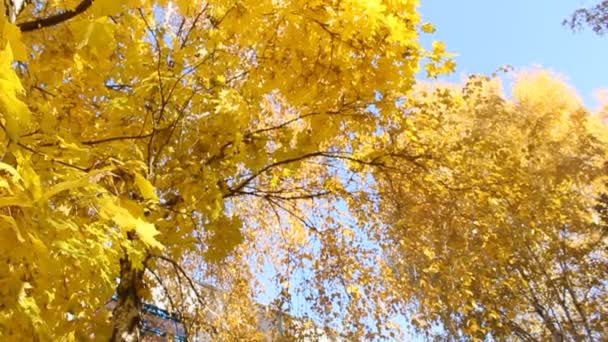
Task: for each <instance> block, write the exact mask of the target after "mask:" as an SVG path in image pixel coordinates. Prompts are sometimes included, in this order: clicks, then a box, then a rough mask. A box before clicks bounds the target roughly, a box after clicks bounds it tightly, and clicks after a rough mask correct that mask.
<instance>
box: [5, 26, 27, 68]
mask: <svg viewBox="0 0 608 342" xmlns="http://www.w3.org/2000/svg"><path fill="white" fill-rule="evenodd" d="M4 35H5V36H6V38H7V39H8V42H9V44H10V45H11V47H12V51H13V58H14V59H15V60H16V61H22V62H27V60H28V56H27V48H26V47H25V44H23V42H22V41H21V30H20V29H19V28H18V27H17V26H15V25H13V24H9V23H7V24H6V26H4Z"/></svg>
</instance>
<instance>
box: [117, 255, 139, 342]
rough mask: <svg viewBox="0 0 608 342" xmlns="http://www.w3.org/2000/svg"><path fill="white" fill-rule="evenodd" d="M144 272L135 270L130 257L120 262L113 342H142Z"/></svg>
mask: <svg viewBox="0 0 608 342" xmlns="http://www.w3.org/2000/svg"><path fill="white" fill-rule="evenodd" d="M143 275H144V270H143V269H141V270H139V269H135V268H133V265H132V264H131V261H130V260H129V258H128V257H126V256H125V257H124V258H123V259H121V260H120V282H119V283H118V287H117V290H116V292H117V294H118V301H117V303H116V306H115V307H114V310H113V311H112V337H111V339H110V341H111V342H136V341H140V328H141V308H142V303H141V300H140V298H139V295H138V290H140V289H142V288H143Z"/></svg>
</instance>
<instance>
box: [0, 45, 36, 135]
mask: <svg viewBox="0 0 608 342" xmlns="http://www.w3.org/2000/svg"><path fill="white" fill-rule="evenodd" d="M12 63H13V51H12V49H11V45H10V43H7V44H6V47H5V48H4V49H2V50H0V114H2V116H3V118H4V121H5V127H6V133H7V134H8V136H9V138H11V140H13V141H17V140H19V136H20V134H21V130H22V128H24V127H25V126H27V125H28V124H29V122H30V117H31V113H30V110H29V108H28V107H27V105H26V104H25V103H24V102H23V101H21V100H20V99H19V98H18V95H20V94H22V93H23V92H24V90H23V86H22V85H21V81H20V80H19V77H18V76H17V74H16V73H15V70H13V67H12Z"/></svg>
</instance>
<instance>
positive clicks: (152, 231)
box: [101, 199, 163, 249]
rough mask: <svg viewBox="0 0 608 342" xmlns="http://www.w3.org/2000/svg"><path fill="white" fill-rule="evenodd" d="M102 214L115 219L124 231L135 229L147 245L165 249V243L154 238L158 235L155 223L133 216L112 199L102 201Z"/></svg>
mask: <svg viewBox="0 0 608 342" xmlns="http://www.w3.org/2000/svg"><path fill="white" fill-rule="evenodd" d="M101 215H102V217H105V218H106V219H110V220H112V221H114V223H116V224H117V225H118V226H119V227H120V228H121V229H122V230H124V231H132V230H134V231H135V232H136V233H137V235H138V236H139V238H140V239H141V241H142V242H143V243H145V244H146V245H147V246H149V247H153V248H154V247H155V248H158V249H163V245H161V244H160V242H158V241H157V240H156V239H155V238H154V237H155V236H156V235H158V230H156V228H155V227H154V225H153V224H151V223H148V222H146V221H144V220H142V219H139V218H135V217H133V215H131V213H130V212H129V211H128V210H127V209H125V208H122V207H119V206H117V205H116V204H114V203H113V202H112V200H110V199H105V200H102V201H101Z"/></svg>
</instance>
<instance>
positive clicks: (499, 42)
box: [420, 0, 608, 108]
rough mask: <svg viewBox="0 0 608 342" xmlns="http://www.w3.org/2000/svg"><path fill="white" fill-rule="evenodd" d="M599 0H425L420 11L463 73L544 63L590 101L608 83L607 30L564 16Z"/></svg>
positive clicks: (459, 73)
mask: <svg viewBox="0 0 608 342" xmlns="http://www.w3.org/2000/svg"><path fill="white" fill-rule="evenodd" d="M597 2H599V0H510V1H505V0H501V1H498V0H485V1H484V0H422V1H421V3H422V5H421V7H420V12H421V13H422V16H423V19H424V20H425V21H429V22H432V23H433V24H435V27H436V28H437V32H436V33H435V34H433V35H432V37H430V38H429V37H425V38H424V39H425V40H427V39H430V40H433V39H437V40H441V41H443V42H445V43H446V44H447V46H448V50H449V51H451V52H454V53H457V54H458V56H457V57H456V63H457V65H458V66H457V70H456V73H455V74H454V75H453V76H451V77H450V79H451V80H459V79H460V78H461V77H462V75H463V74H469V73H485V74H490V73H492V72H493V71H495V70H496V69H498V67H500V66H502V65H506V64H510V65H513V66H514V67H516V68H520V67H531V66H542V67H544V68H547V69H549V70H552V71H555V72H558V73H560V74H562V75H564V76H566V79H567V80H568V82H569V83H570V84H571V85H573V86H574V87H575V88H576V89H577V91H578V93H579V95H580V96H581V97H582V98H583V100H584V101H585V103H586V104H587V105H588V106H591V108H593V107H594V106H595V105H596V102H595V98H594V96H593V93H594V91H595V90H597V89H599V88H604V89H606V88H608V35H606V36H597V35H595V34H594V33H593V32H592V31H591V30H589V29H586V30H583V31H581V32H576V33H575V32H572V31H571V30H570V29H568V28H567V27H564V26H562V21H563V20H564V18H567V17H568V16H569V15H570V14H571V13H572V12H573V11H574V10H575V9H576V8H580V7H589V6H591V5H593V4H595V3H597Z"/></svg>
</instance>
